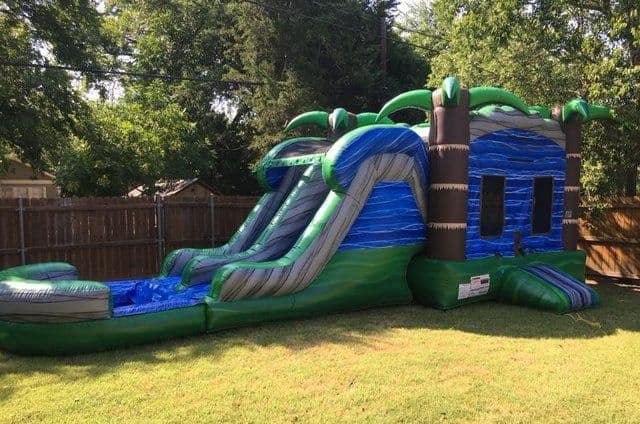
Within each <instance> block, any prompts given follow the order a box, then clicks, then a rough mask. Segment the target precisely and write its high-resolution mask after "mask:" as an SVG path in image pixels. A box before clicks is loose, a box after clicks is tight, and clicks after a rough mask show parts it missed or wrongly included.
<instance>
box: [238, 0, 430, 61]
mask: <svg viewBox="0 0 640 424" xmlns="http://www.w3.org/2000/svg"><path fill="white" fill-rule="evenodd" d="M241 1H242V2H245V3H251V4H253V5H256V6H259V7H262V8H264V9H269V10H274V11H276V12H282V13H285V14H287V15H293V16H296V17H300V18H305V19H309V20H311V21H316V22H321V23H324V24H327V25H331V26H333V27H335V28H339V29H343V30H345V31H349V32H353V33H358V34H363V35H367V36H372V37H375V38H383V37H382V35H380V34H377V33H371V32H365V31H362V30H360V29H357V28H353V27H349V26H346V25H342V24H339V23H336V22H332V21H328V20H326V19H322V18H318V17H315V16H309V15H305V14H303V13H299V12H294V11H292V10H288V9H283V8H281V7H277V6H272V5H270V4H264V3H261V2H259V1H255V0H241ZM388 41H391V42H394V43H400V44H405V45H407V46H411V47H415V48H417V49H421V50H424V51H430V50H429V49H428V48H426V47H424V46H421V45H419V44H415V43H411V42H409V41H406V40H402V39H394V38H388Z"/></svg>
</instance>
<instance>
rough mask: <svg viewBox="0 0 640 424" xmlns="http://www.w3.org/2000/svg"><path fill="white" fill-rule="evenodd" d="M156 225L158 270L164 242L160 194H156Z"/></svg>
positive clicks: (162, 256) (160, 264)
mask: <svg viewBox="0 0 640 424" xmlns="http://www.w3.org/2000/svg"><path fill="white" fill-rule="evenodd" d="M156 225H157V226H158V258H157V266H158V271H160V267H161V266H162V259H163V258H164V254H163V251H162V250H163V244H164V234H163V233H164V232H163V231H162V230H163V228H162V226H163V225H164V222H163V219H162V196H158V195H156Z"/></svg>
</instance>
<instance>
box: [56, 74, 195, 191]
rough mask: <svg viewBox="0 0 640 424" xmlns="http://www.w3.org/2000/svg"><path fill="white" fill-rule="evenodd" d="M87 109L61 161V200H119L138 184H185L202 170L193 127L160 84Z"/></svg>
mask: <svg viewBox="0 0 640 424" xmlns="http://www.w3.org/2000/svg"><path fill="white" fill-rule="evenodd" d="M92 109H93V110H92V114H91V116H90V117H87V118H89V119H86V121H85V122H84V125H85V127H84V128H83V131H82V137H78V136H74V137H73V138H72V142H71V144H70V146H69V148H68V149H67V150H66V151H65V152H64V153H63V155H62V158H61V159H62V160H61V161H60V166H59V167H58V174H57V178H58V180H59V181H60V182H61V183H62V191H63V194H65V195H77V196H88V195H101V196H113V195H120V194H123V193H126V192H127V191H128V190H129V189H131V188H132V187H134V186H136V185H138V184H142V185H145V186H147V187H151V188H153V187H154V182H155V181H156V180H158V179H162V178H165V179H179V178H187V177H190V176H192V173H193V170H194V169H201V168H204V167H206V162H207V156H206V154H203V150H205V149H203V148H202V146H200V145H198V144H197V140H194V132H195V131H194V127H195V125H194V124H193V123H190V122H189V121H188V120H187V119H186V117H185V112H184V110H183V109H182V108H181V107H180V106H179V105H178V104H176V103H175V102H172V101H170V100H169V99H167V97H166V96H165V95H164V93H163V91H162V86H161V85H160V84H156V85H150V86H149V87H146V89H145V90H144V91H141V92H138V93H135V94H134V93H128V94H127V95H126V96H125V97H124V98H123V99H122V100H121V101H119V102H117V103H115V104H113V105H111V104H109V103H108V102H98V103H96V104H95V105H94V106H93V108H92Z"/></svg>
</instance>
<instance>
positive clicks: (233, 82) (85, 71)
mask: <svg viewBox="0 0 640 424" xmlns="http://www.w3.org/2000/svg"><path fill="white" fill-rule="evenodd" d="M0 66H5V67H14V68H40V69H58V70H62V71H72V72H80V73H83V74H94V75H120V76H130V77H135V78H157V79H162V80H168V81H196V82H208V83H213V84H220V85H250V86H254V85H264V84H265V83H264V82H260V81H248V80H223V79H216V78H206V77H184V76H177V75H170V74H153V73H145V72H131V71H121V70H117V69H96V68H85V67H82V68H80V67H73V66H63V65H51V64H40V63H28V62H12V61H6V60H0Z"/></svg>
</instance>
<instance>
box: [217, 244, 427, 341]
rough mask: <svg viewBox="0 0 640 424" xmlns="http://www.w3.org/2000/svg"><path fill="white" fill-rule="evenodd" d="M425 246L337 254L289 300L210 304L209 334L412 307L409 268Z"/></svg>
mask: <svg viewBox="0 0 640 424" xmlns="http://www.w3.org/2000/svg"><path fill="white" fill-rule="evenodd" d="M422 249H423V246H422V245H412V246H401V247H385V248H377V249H361V250H360V249H358V250H343V251H338V252H337V253H336V254H335V255H334V257H333V258H332V259H331V261H329V263H328V264H327V266H326V267H325V268H324V270H323V271H322V272H321V273H320V275H319V276H318V277H317V278H316V279H315V280H314V281H313V282H312V283H311V284H310V285H309V286H308V287H306V288H305V289H304V290H302V291H300V292H297V293H294V294H291V295H285V296H278V297H264V298H257V299H246V300H240V301H237V302H215V301H213V299H211V298H209V299H208V304H209V308H207V329H208V330H209V331H219V330H223V329H228V328H233V327H241V326H247V325H252V324H258V323H262V322H270V321H279V320H284V319H293V318H302V317H308V316H314V315H324V314H329V313H335V312H345V311H354V310H359V309H365V308H370V307H374V306H386V305H401V304H408V303H411V300H412V295H411V291H410V290H409V286H408V284H407V280H406V270H407V265H408V263H409V261H410V260H411V258H412V257H413V256H414V255H415V254H416V253H418V252H419V251H420V250H422Z"/></svg>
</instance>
